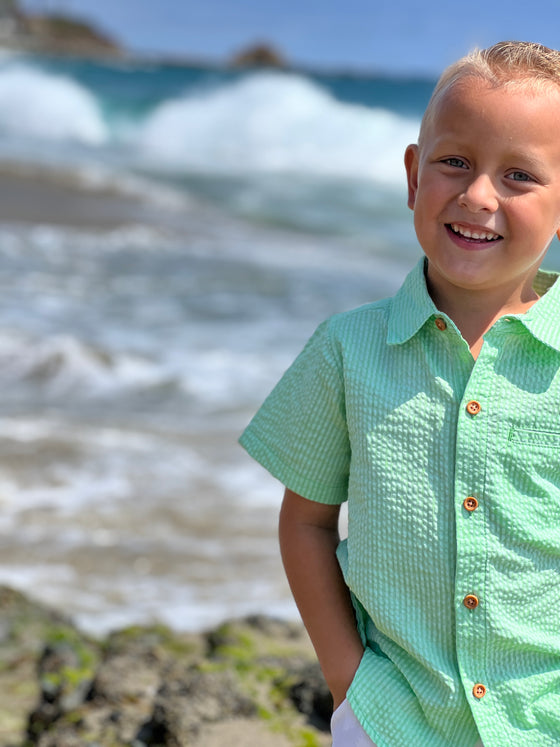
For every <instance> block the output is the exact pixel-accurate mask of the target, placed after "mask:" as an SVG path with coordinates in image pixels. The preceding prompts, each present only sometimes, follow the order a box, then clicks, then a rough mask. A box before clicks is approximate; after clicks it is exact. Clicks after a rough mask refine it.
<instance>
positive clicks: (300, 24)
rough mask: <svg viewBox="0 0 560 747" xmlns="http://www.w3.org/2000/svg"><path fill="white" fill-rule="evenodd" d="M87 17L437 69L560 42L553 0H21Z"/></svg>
mask: <svg viewBox="0 0 560 747" xmlns="http://www.w3.org/2000/svg"><path fill="white" fill-rule="evenodd" d="M21 4H22V6H23V7H25V8H27V9H42V10H56V9H59V10H63V11H66V12H71V13H73V14H74V15H78V16H81V17H85V18H88V19H91V20H93V21H95V22H96V23H97V24H98V25H99V26H100V27H102V28H104V29H105V30H107V31H108V32H109V33H110V34H112V35H113V36H114V37H115V38H117V40H120V41H121V42H122V43H123V44H124V45H125V46H127V47H128V48H130V49H131V50H133V51H137V52H143V53H150V54H154V53H155V54H157V53H162V54H171V55H186V56H189V55H193V56H196V57H204V58H208V59H211V60H217V61H226V60H228V59H229V58H230V57H231V55H232V54H234V53H235V52H236V51H238V50H239V49H242V48H244V47H246V46H247V45H249V44H251V43H254V42H256V41H267V42H270V43H271V44H273V45H275V46H276V47H277V48H278V49H279V50H280V51H281V52H282V53H283V54H284V55H285V56H286V57H287V59H288V60H289V61H290V62H292V63H296V64H297V63H300V64H304V65H310V66H318V67H323V68H329V67H335V68H340V67H343V68H348V69H357V70H366V71H370V72H371V71H375V70H379V71H390V72H395V73H408V74H410V73H413V74H414V73H416V74H426V73H428V74H430V75H436V74H438V73H439V72H440V71H441V69H442V68H443V67H445V66H446V65H447V64H449V63H450V62H451V61H452V60H454V59H455V58H456V57H459V56H460V55H462V54H464V53H465V52H467V51H468V50H469V49H470V48H471V47H473V46H475V45H477V46H487V45H489V44H492V43H493V42H495V41H499V40H501V39H525V40H530V41H539V42H541V43H543V44H547V45H548V46H555V45H558V44H560V35H559V33H558V28H559V23H560V1H559V0H535V2H526V0H469V2H468V3H457V2H454V1H453V0H446V1H444V0H425V1H424V2H418V1H417V0H400V1H399V2H391V1H390V0H389V2H386V1H381V0H369V1H368V0H345V2H343V1H342V0H339V1H338V2H329V1H328V0H321V1H320V0H307V1H306V0H303V2H301V0H281V2H280V0H277V1H276V2H270V1H269V2H267V0H157V1H156V0H21Z"/></svg>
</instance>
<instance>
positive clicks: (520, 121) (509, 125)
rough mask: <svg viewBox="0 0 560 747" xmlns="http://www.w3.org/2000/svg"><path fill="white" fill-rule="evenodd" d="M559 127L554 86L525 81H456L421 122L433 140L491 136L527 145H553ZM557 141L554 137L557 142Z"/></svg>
mask: <svg viewBox="0 0 560 747" xmlns="http://www.w3.org/2000/svg"><path fill="white" fill-rule="evenodd" d="M559 123H560V87H558V86H557V85H556V84H555V83H553V82H552V81H551V82H548V81H545V82H539V83H538V84H537V83H535V81H533V80H531V79H528V80H527V79H520V80H508V81H506V82H505V83H504V84H497V85H496V84H493V83H490V82H489V81H487V80H485V79H483V78H479V77H475V76H465V77H462V78H459V79H458V80H456V81H454V82H453V83H452V84H450V85H449V86H448V87H447V88H445V89H444V90H442V92H441V95H440V96H439V97H438V99H437V101H435V102H434V106H433V110H432V112H431V116H430V117H429V118H428V121H427V122H426V125H427V126H426V133H425V135H426V136H427V137H428V138H430V139H433V138H434V137H435V138H436V139H439V138H441V137H445V135H446V134H449V135H453V134H455V133H461V134H462V135H464V136H470V138H471V139H476V138H479V139H481V138H483V137H486V135H488V136H495V137H498V138H500V139H501V140H507V139H513V140H519V141H520V142H523V140H525V141H526V142H527V143H531V142H535V143H536V142H538V143H541V142H543V143H544V142H551V143H556V141H557V137H556V134H557V132H558V126H559ZM558 141H559V142H560V139H558Z"/></svg>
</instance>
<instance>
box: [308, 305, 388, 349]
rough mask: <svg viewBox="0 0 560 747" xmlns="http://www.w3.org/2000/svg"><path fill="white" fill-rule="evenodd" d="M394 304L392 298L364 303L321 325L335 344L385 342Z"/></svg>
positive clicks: (335, 315) (332, 317) (334, 316)
mask: <svg viewBox="0 0 560 747" xmlns="http://www.w3.org/2000/svg"><path fill="white" fill-rule="evenodd" d="M392 304H393V299H392V298H384V299H382V300H380V301H375V302H373V303H368V304H364V305H363V306H358V307H357V308H355V309H351V310H350V311H343V312H341V313H339V314H334V315H333V316H331V317H330V318H329V319H327V321H326V322H324V323H323V324H322V325H321V327H322V328H323V329H324V332H325V334H326V335H327V336H328V337H329V339H330V341H331V343H332V344H334V345H337V344H338V345H340V344H343V345H356V344H357V345H360V344H363V343H366V342H367V343H368V344H371V342H372V340H377V341H378V342H379V343H385V342H386V340H387V329H388V321H389V317H390V313H391V307H392Z"/></svg>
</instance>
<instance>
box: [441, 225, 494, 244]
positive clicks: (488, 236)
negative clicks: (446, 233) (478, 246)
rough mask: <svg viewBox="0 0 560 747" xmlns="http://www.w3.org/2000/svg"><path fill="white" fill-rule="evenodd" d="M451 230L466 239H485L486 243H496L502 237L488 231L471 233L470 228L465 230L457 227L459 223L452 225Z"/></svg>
mask: <svg viewBox="0 0 560 747" xmlns="http://www.w3.org/2000/svg"><path fill="white" fill-rule="evenodd" d="M451 230H452V231H453V232H454V233H458V234H460V235H461V236H464V237H465V238H466V239H484V241H495V240H496V239H499V238H500V236H499V235H498V234H497V233H489V232H488V231H469V229H468V228H463V227H462V226H459V225H457V223H452V224H451Z"/></svg>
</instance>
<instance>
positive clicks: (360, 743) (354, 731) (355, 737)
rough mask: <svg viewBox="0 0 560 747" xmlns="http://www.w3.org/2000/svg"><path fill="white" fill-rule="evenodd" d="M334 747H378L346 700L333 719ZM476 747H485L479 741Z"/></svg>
mask: <svg viewBox="0 0 560 747" xmlns="http://www.w3.org/2000/svg"><path fill="white" fill-rule="evenodd" d="M331 734H332V740H333V741H332V743H333V747H376V745H375V742H372V741H371V739H370V738H369V737H368V735H367V734H366V733H365V731H364V730H363V728H362V725H361V724H360V722H359V721H358V719H357V718H356V716H355V715H354V711H353V710H352V708H351V706H350V703H349V702H348V700H346V699H344V700H343V701H342V703H341V704H340V705H339V706H338V708H337V709H336V711H335V712H334V713H333V715H332V718H331ZM475 747H483V744H482V742H481V741H480V740H479V741H478V742H477V743H476V745H475Z"/></svg>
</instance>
